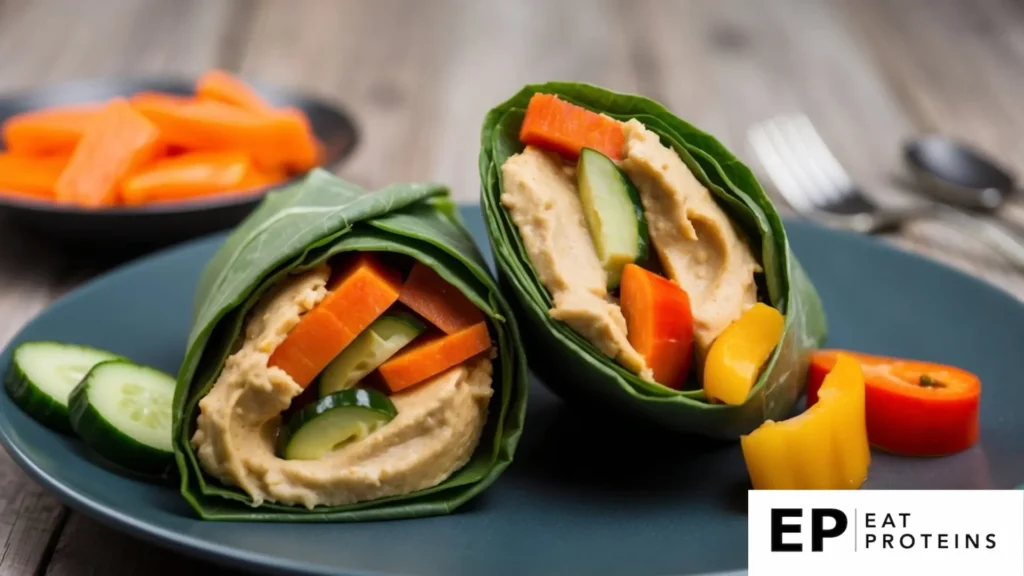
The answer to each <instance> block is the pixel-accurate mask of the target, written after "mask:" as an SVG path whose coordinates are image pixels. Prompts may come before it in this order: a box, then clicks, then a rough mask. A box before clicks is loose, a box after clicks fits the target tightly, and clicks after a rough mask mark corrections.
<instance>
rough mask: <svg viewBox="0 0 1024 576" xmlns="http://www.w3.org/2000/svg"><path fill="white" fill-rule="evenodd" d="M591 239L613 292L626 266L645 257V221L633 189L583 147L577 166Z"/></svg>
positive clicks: (616, 170) (605, 161) (600, 156)
mask: <svg viewBox="0 0 1024 576" xmlns="http://www.w3.org/2000/svg"><path fill="white" fill-rule="evenodd" d="M576 178H577V182H578V185H579V191H580V203H581V204H582V205H583V215H584V216H585V217H586V220H587V229H588V230H589V231H590V238H591V239H592V240H593V241H594V248H596V249H597V257H598V258H599V259H600V260H601V266H602V267H603V268H604V269H605V272H607V273H608V289H609V290H614V289H615V288H618V286H619V280H620V279H621V278H622V268H623V266H625V265H626V264H631V263H633V262H639V261H641V260H643V259H645V258H647V245H648V243H649V242H650V239H649V238H648V234H647V218H646V217H645V216H644V207H643V204H641V202H640V193H639V192H638V191H637V189H636V187H635V186H633V183H632V182H631V181H630V179H629V177H628V176H626V174H624V173H623V172H622V170H620V169H619V167H618V166H616V165H615V163H614V162H612V161H611V159H609V158H608V157H607V156H605V155H604V154H601V153H600V152H598V151H597V150H593V149H591V148H584V149H583V151H582V152H581V153H580V160H579V162H578V163H577V165H576Z"/></svg>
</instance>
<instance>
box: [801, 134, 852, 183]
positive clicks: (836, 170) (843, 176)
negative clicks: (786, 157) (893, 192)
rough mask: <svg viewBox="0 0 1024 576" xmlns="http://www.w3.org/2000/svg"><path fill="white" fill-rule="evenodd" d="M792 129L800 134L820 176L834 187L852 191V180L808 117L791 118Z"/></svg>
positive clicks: (802, 142) (802, 143)
mask: <svg viewBox="0 0 1024 576" xmlns="http://www.w3.org/2000/svg"><path fill="white" fill-rule="evenodd" d="M793 129H794V131H795V132H797V133H799V134H801V137H800V142H801V145H802V146H804V149H805V151H806V153H807V154H808V157H809V158H810V159H811V161H812V163H813V164H814V165H815V166H816V167H817V169H818V171H819V172H820V173H821V174H822V176H823V177H824V178H826V179H827V180H828V181H829V182H831V183H832V186H833V187H834V188H836V189H838V190H843V191H848V192H850V193H852V192H853V191H854V189H855V187H854V185H853V180H852V179H851V178H850V175H849V174H847V172H846V170H845V169H844V168H843V165H842V164H841V163H840V162H839V160H838V159H836V157H835V156H834V155H833V154H832V152H831V150H829V147H828V145H827V144H826V143H825V140H824V139H822V137H821V134H819V133H818V130H817V129H815V127H814V124H813V123H812V122H811V120H810V118H808V117H807V116H803V115H800V116H797V117H795V118H793Z"/></svg>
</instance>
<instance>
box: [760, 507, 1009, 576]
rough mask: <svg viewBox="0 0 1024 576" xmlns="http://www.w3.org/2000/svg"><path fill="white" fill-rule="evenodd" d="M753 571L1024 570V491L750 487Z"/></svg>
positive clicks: (935, 573) (795, 575)
mask: <svg viewBox="0 0 1024 576" xmlns="http://www.w3.org/2000/svg"><path fill="white" fill-rule="evenodd" d="M748 494H749V506H748V510H749V518H748V539H749V540H748V566H749V573H750V575H751V576H760V575H770V574H786V575H787V576H801V575H805V574H806V575H814V576H819V575H821V574H829V575H842V574H857V575H863V574H872V576H874V575H884V574H904V573H922V572H927V573H928V574H929V576H940V575H944V574H950V575H953V574H955V575H958V576H959V575H962V574H972V573H979V574H995V575H1003V574H1005V575H1021V576H1024V492H1022V491H1019V490H1006V491H998V490H990V491H984V490H959V491H906V490H899V491H882V490H849V491H846V490H844V491H769V490H757V491H750V492H749V493H748Z"/></svg>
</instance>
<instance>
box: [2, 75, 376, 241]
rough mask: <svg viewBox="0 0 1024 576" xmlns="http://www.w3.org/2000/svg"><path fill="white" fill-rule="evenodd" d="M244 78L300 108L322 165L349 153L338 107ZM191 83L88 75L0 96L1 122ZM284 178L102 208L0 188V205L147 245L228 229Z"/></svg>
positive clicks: (38, 219)
mask: <svg viewBox="0 0 1024 576" xmlns="http://www.w3.org/2000/svg"><path fill="white" fill-rule="evenodd" d="M247 82H248V83H249V84H251V85H252V86H253V87H254V88H256V90H257V91H259V92H260V94H262V95H263V96H264V97H265V98H266V99H267V100H268V101H270V102H271V103H272V104H274V105H276V106H291V107H294V108H298V109H300V110H302V111H303V112H305V113H306V116H307V117H308V118H309V123H310V126H311V127H312V128H313V131H314V132H315V133H316V135H317V139H318V140H320V143H321V145H322V146H323V151H324V157H323V160H322V166H323V167H325V168H333V167H336V166H338V165H339V164H340V163H341V161H342V160H344V159H345V158H347V157H348V156H349V155H351V154H352V151H353V150H354V149H355V146H356V143H357V139H358V136H357V134H358V132H357V129H356V124H355V122H354V120H353V119H352V117H351V116H350V115H349V114H348V113H347V112H346V111H345V110H342V109H341V108H339V107H338V106H336V105H335V104H332V103H329V102H325V101H322V100H318V99H316V98H313V97H310V96H307V95H304V94H300V93H298V92H294V91H292V90H288V89H285V88H281V87H277V86H272V85H269V84H264V83H261V82H257V81H254V80H248V79H247ZM194 86H195V80H185V79H152V78H151V79H146V78H95V79H88V80H78V81H74V82H67V83H64V84H55V85H52V86H44V87H41V88H36V89H32V90H27V91H24V92H19V93H17V94H10V95H6V96H3V97H0V124H2V123H3V121H4V120H6V119H7V118H9V117H11V116H14V115H16V114H20V113H22V112H27V111H30V110H35V109H39V108H44V107H48V106H56V105H64V104H76V103H85V102H103V101H106V100H109V99H111V98H113V97H115V96H130V95H132V94H135V93H137V92H143V91H158V92H168V93H171V94H192V93H193V87H194ZM2 148H3V143H2V142H0V149H2ZM293 180H294V179H293ZM289 182H290V181H289ZM289 182H283V183H281V184H278V185H275V186H268V187H265V188H261V189H256V190H249V191H245V192H244V193H239V194H230V195H228V194H225V195H218V196H214V197H210V198H203V199H197V200H190V201H186V202H174V203H166V204H161V205H158V206H157V205H154V206H141V207H117V208H109V209H103V210H84V209H81V208H77V207H74V206H61V205H57V204H54V203H52V202H42V201H32V200H30V199H24V198H19V197H16V196H9V195H3V194H0V212H4V213H7V214H8V215H9V220H8V221H13V222H14V223H16V224H20V225H23V226H26V227H29V228H32V229H36V230H39V231H42V232H43V233H44V234H45V235H46V236H47V237H48V238H56V239H59V240H67V241H73V242H75V243H79V242H87V243H90V244H95V245H100V244H118V245H124V244H138V245H145V246H149V247H152V246H158V245H166V244H170V243H173V242H178V241H181V240H185V239H188V238H194V237H197V236H202V235H204V234H209V233H211V232H215V231H219V230H224V229H226V228H230V227H231V226H234V225H235V224H237V223H238V222H239V221H241V220H242V219H243V218H245V217H246V216H248V214H249V212H251V211H252V210H253V208H255V207H256V204H258V203H259V201H260V200H261V199H262V198H263V195H264V194H266V193H267V192H268V191H270V190H272V189H274V188H278V187H281V186H285V185H287V184H288V183H289Z"/></svg>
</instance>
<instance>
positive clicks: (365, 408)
mask: <svg viewBox="0 0 1024 576" xmlns="http://www.w3.org/2000/svg"><path fill="white" fill-rule="evenodd" d="M396 415H398V410H396V409H395V405H394V404H392V403H391V400H390V399H389V398H388V397H387V396H385V395H383V394H381V393H380V392H377V391H376V390H368V389H362V388H355V389H351V390H342V391H341V392H335V393H334V394H331V395H329V396H325V397H323V398H321V399H319V400H317V401H316V402H314V403H312V404H308V405H307V406H305V407H304V408H302V410H299V411H298V413H296V414H295V416H292V418H291V420H289V421H288V424H287V425H285V426H284V427H283V428H282V429H281V433H280V435H279V436H278V443H277V453H278V455H279V456H281V457H282V458H284V459H286V460H316V459H317V458H320V457H322V456H323V455H324V454H327V453H328V452H330V451H331V450H334V449H335V448H337V447H339V446H341V445H342V444H345V443H347V442H351V441H355V440H360V439H362V438H365V437H366V436H367V435H369V434H370V433H371V432H373V431H374V430H376V429H377V428H379V427H381V426H382V425H384V424H386V423H388V422H390V421H391V419H392V418H394V417H395V416H396Z"/></svg>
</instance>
